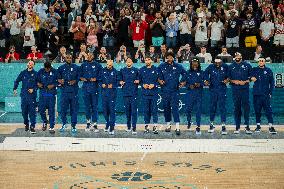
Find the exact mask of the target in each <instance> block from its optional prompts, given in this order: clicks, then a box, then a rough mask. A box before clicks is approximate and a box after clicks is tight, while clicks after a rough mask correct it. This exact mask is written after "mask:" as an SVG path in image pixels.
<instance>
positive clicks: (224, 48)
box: [217, 46, 232, 57]
mask: <svg viewBox="0 0 284 189" xmlns="http://www.w3.org/2000/svg"><path fill="white" fill-rule="evenodd" d="M224 56H232V55H230V54H229V53H228V49H227V48H226V47H225V46H223V47H222V52H221V53H220V54H218V55H217V57H224Z"/></svg>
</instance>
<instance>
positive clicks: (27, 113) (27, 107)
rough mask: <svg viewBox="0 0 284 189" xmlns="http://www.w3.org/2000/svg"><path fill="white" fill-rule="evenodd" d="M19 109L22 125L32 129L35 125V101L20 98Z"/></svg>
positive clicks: (33, 99)
mask: <svg viewBox="0 0 284 189" xmlns="http://www.w3.org/2000/svg"><path fill="white" fill-rule="evenodd" d="M21 108H22V115H23V118H24V124H25V125H27V126H30V127H32V128H34V127H35V124H36V99H35V98H29V97H21ZM29 118H30V120H29Z"/></svg>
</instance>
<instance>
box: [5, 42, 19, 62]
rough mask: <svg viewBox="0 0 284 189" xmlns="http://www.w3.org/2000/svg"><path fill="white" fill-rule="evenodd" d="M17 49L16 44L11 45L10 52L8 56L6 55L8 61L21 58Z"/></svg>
mask: <svg viewBox="0 0 284 189" xmlns="http://www.w3.org/2000/svg"><path fill="white" fill-rule="evenodd" d="M15 50H16V49H15V46H10V48H9V53H8V54H6V57H5V62H6V63H10V62H11V61H14V60H20V54H18V53H17V52H16V51H15Z"/></svg>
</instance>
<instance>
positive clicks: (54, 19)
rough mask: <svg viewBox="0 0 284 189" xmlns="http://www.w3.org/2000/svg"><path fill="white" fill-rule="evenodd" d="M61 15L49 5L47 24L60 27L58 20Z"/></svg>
mask: <svg viewBox="0 0 284 189" xmlns="http://www.w3.org/2000/svg"><path fill="white" fill-rule="evenodd" d="M60 19H61V17H60V15H59V14H58V13H56V12H55V11H54V7H53V6H50V7H49V13H48V14H47V24H48V26H51V25H53V26H56V27H57V28H58V20H60Z"/></svg>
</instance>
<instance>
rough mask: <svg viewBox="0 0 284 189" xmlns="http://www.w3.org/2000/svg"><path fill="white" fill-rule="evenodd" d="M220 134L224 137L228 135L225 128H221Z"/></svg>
mask: <svg viewBox="0 0 284 189" xmlns="http://www.w3.org/2000/svg"><path fill="white" fill-rule="evenodd" d="M221 134H222V135H226V134H228V133H227V129H226V127H225V126H222V131H221Z"/></svg>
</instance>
